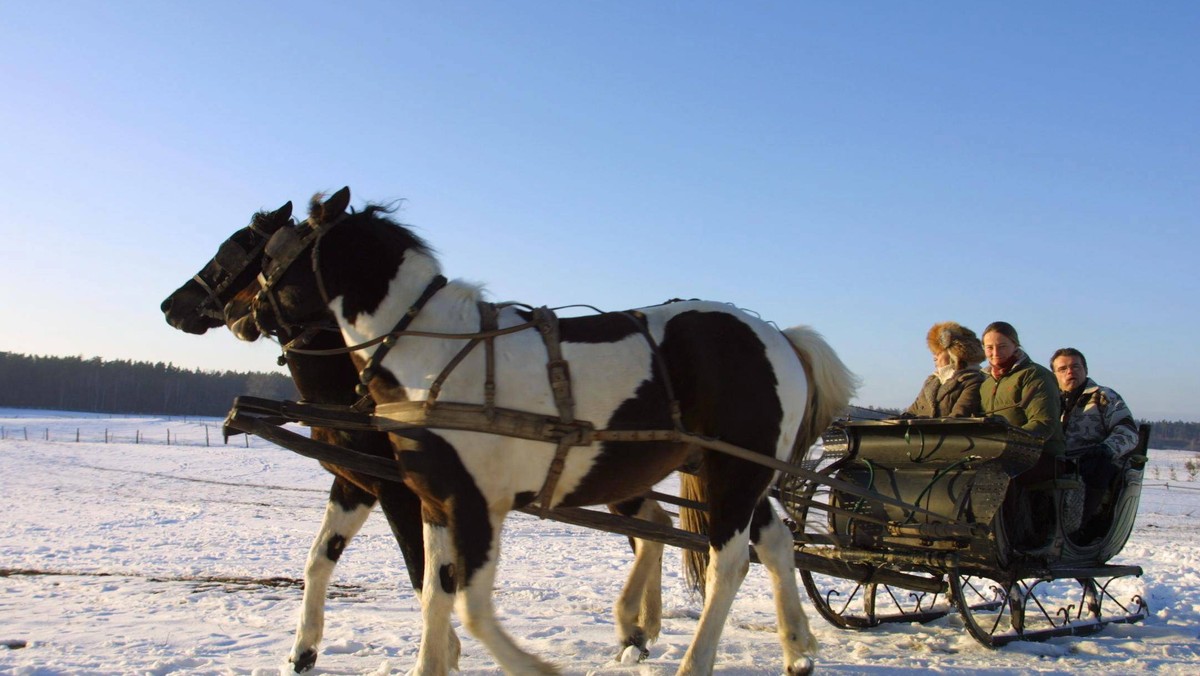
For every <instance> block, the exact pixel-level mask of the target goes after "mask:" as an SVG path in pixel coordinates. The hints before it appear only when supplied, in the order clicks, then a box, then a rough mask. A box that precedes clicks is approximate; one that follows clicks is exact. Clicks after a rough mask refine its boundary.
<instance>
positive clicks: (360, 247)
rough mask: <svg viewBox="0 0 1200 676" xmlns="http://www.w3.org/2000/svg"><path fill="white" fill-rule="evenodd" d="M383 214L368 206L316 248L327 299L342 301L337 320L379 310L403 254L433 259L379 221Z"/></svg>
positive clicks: (424, 247)
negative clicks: (411, 252)
mask: <svg viewBox="0 0 1200 676" xmlns="http://www.w3.org/2000/svg"><path fill="white" fill-rule="evenodd" d="M386 211H387V210H386V209H384V208H383V207H377V206H371V207H367V208H366V209H364V210H363V211H361V212H359V213H356V214H350V215H349V216H347V217H346V218H345V220H344V221H343V222H342V223H339V224H338V225H336V226H334V227H333V228H332V229H331V230H330V231H329V232H328V233H326V234H325V236H324V237H323V238H322V240H321V242H320V244H319V245H318V246H319V247H320V252H319V254H320V257H321V267H322V274H323V275H324V283H325V289H326V291H327V292H328V293H329V297H330V298H331V299H332V298H337V297H338V296H342V297H343V301H342V315H343V316H344V317H345V318H346V320H347V321H349V322H351V323H353V322H354V321H356V320H357V319H358V316H359V314H360V313H366V314H373V313H374V312H375V311H376V310H378V309H379V304H380V303H381V302H383V299H384V298H385V297H386V296H387V294H388V286H389V284H390V283H391V281H392V279H393V278H395V276H396V271H397V270H398V269H399V267H400V264H401V263H402V262H403V260H404V253H405V252H406V251H417V252H420V253H424V254H430V253H432V249H430V247H429V245H428V244H426V243H425V241H424V240H422V239H421V238H420V237H418V236H416V235H414V234H413V233H412V232H411V231H410V230H409V229H408V228H405V227H404V226H402V225H400V224H398V223H396V222H395V221H392V220H391V219H388V218H385V217H383V216H380V215H378V214H379V213H380V212H384V213H386ZM360 225H371V226H374V227H358V226H360Z"/></svg>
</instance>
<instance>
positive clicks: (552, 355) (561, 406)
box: [533, 307, 581, 518]
mask: <svg viewBox="0 0 1200 676" xmlns="http://www.w3.org/2000/svg"><path fill="white" fill-rule="evenodd" d="M533 321H534V322H535V323H536V324H537V330H538V333H539V334H540V335H541V336H542V342H543V343H545V344H546V375H547V377H548V378H549V379H550V391H551V392H552V393H553V394H554V406H555V407H556V408H557V409H558V417H559V420H561V421H562V424H563V425H566V426H570V425H573V424H574V422H575V398H574V397H573V396H572V395H571V368H570V365H569V364H568V363H567V360H565V359H563V357H562V342H561V340H560V337H559V332H558V317H557V316H556V315H555V314H554V311H553V310H551V309H550V308H548V307H539V308H536V309H535V310H534V311H533ZM580 441H581V439H580V435H579V434H578V432H577V431H572V432H568V433H567V434H564V435H563V436H562V438H560V439H559V440H558V447H557V448H556V449H555V450H554V459H553V460H551V461H550V469H549V470H548V471H547V472H546V480H545V482H544V483H543V484H542V490H541V491H540V492H539V493H538V497H537V499H538V500H539V501H540V502H541V505H540V506H539V507H538V516H540V517H541V518H545V517H546V513H547V512H549V511H550V503H551V501H552V500H553V498H554V489H555V487H557V486H558V479H559V477H561V476H562V471H563V467H564V466H565V465H566V462H567V452H568V451H569V450H571V446H576V445H578V444H579V442H580Z"/></svg>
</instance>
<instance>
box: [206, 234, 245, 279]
mask: <svg viewBox="0 0 1200 676" xmlns="http://www.w3.org/2000/svg"><path fill="white" fill-rule="evenodd" d="M213 260H214V261H216V263H217V266H219V267H220V268H221V269H222V270H224V271H226V272H233V273H236V272H241V271H242V270H244V269H245V268H246V266H247V265H249V263H250V257H249V256H247V255H246V250H245V249H243V248H242V245H240V244H238V243H237V242H235V241H233V240H232V239H227V240H225V242H224V243H223V244H221V247H220V248H219V249H217V255H216V256H213Z"/></svg>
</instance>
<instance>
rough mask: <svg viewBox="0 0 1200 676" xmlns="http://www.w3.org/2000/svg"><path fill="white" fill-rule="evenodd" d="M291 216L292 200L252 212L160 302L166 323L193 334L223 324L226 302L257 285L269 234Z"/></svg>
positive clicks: (274, 231) (282, 225) (285, 224)
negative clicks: (270, 208)
mask: <svg viewBox="0 0 1200 676" xmlns="http://www.w3.org/2000/svg"><path fill="white" fill-rule="evenodd" d="M291 218H292V203H291V202H288V203H287V204H284V205H283V206H282V207H280V208H278V209H276V210H275V211H269V212H268V211H261V212H259V213H257V214H255V215H254V216H253V218H251V219H250V224H249V225H247V226H246V227H244V228H242V229H240V230H238V231H237V232H235V233H233V234H232V235H231V236H230V237H229V239H226V240H225V241H224V242H222V243H221V246H220V247H218V248H217V253H216V255H215V256H213V257H212V259H211V260H209V261H208V263H206V264H205V265H204V267H202V268H201V269H200V271H199V272H197V273H196V274H195V275H193V276H192V278H191V279H189V280H188V281H186V282H184V284H183V286H180V287H179V288H178V289H176V290H175V292H174V293H172V294H171V295H169V296H167V298H166V300H164V301H163V302H162V306H161V308H162V311H163V315H165V317H166V320H167V323H168V324H170V325H171V326H173V327H175V328H176V329H179V330H180V331H185V332H187V333H195V334H202V333H204V332H206V331H208V330H209V329H211V328H216V327H218V326H220V325H222V324H224V323H225V321H226V318H225V315H224V312H223V310H224V307H225V305H226V303H228V302H229V301H230V300H231V299H233V298H234V296H235V295H237V294H238V293H239V292H241V291H243V290H244V289H246V288H247V287H257V283H258V282H257V280H258V274H259V272H260V271H261V270H262V251H263V249H264V247H265V246H266V243H267V241H268V240H269V239H270V238H271V236H272V235H274V234H275V233H276V232H278V231H279V230H280V229H281V228H284V227H285V226H288V225H290V223H291Z"/></svg>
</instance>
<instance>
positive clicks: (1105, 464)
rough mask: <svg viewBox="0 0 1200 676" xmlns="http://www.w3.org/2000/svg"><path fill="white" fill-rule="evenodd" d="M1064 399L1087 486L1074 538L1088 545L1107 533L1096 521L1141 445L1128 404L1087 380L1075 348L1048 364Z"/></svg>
mask: <svg viewBox="0 0 1200 676" xmlns="http://www.w3.org/2000/svg"><path fill="white" fill-rule="evenodd" d="M1050 367H1051V369H1052V370H1053V371H1054V378H1055V379H1056V380H1057V381H1058V388H1059V391H1060V393H1061V397H1062V426H1063V432H1064V433H1065V435H1066V438H1067V448H1068V449H1070V450H1071V451H1073V452H1074V453H1077V454H1078V457H1079V473H1080V475H1081V476H1082V477H1083V480H1084V484H1085V497H1084V502H1083V515H1082V519H1081V525H1082V528H1081V529H1080V531H1079V533H1077V535H1076V537H1082V538H1083V539H1086V540H1090V539H1092V538H1094V537H1099V536H1100V535H1102V534H1103V533H1102V532H1101V531H1102V528H1101V526H1102V525H1103V521H1099V522H1098V521H1096V520H1094V517H1096V516H1097V515H1099V514H1101V513H1103V512H1104V511H1105V509H1106V504H1107V503H1110V502H1112V500H1113V498H1114V497H1115V496H1114V495H1113V485H1114V483H1115V481H1116V479H1117V477H1118V476H1120V473H1121V472H1122V470H1123V468H1124V463H1125V456H1127V455H1129V453H1130V451H1132V450H1133V449H1134V448H1136V447H1137V445H1138V431H1137V423H1136V422H1135V421H1134V419H1133V413H1131V412H1130V410H1129V407H1128V406H1126V405H1125V400H1124V399H1121V395H1119V394H1117V393H1116V392H1115V391H1113V390H1112V389H1110V388H1107V387H1101V386H1100V385H1097V384H1096V382H1095V381H1094V380H1092V379H1091V378H1089V377H1088V375H1087V359H1085V358H1084V356H1083V353H1082V352H1080V351H1079V350H1076V349H1075V348H1073V347H1065V348H1063V349H1061V350H1058V351H1057V352H1055V353H1054V356H1052V357H1051V358H1050Z"/></svg>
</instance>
